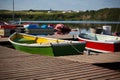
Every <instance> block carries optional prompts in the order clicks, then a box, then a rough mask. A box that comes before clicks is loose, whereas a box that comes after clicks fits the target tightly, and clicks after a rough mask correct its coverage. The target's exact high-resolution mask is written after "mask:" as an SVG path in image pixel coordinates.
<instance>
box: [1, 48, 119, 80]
mask: <svg viewBox="0 0 120 80" xmlns="http://www.w3.org/2000/svg"><path fill="white" fill-rule="evenodd" d="M80 56H81V55H80ZM78 59H79V58H78ZM111 59H112V58H111ZM0 80H120V71H117V70H111V69H108V68H103V67H99V66H96V65H93V64H91V63H87V62H86V61H82V62H81V61H73V60H69V59H63V58H60V57H48V56H41V55H37V54H29V53H24V52H20V51H17V50H14V49H10V48H7V47H3V46H0Z"/></svg>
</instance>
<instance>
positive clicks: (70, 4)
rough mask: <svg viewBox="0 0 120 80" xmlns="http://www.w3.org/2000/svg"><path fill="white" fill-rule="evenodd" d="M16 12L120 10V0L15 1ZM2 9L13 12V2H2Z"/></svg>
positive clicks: (0, 7)
mask: <svg viewBox="0 0 120 80" xmlns="http://www.w3.org/2000/svg"><path fill="white" fill-rule="evenodd" d="M14 4H15V5H14V6H15V7H14V8H15V10H29V9H35V10H41V9H42V10H48V9H53V10H99V9H102V8H120V0H14ZM0 9H6V10H12V9H13V0H0Z"/></svg>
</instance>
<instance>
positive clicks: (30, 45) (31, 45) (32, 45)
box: [8, 32, 86, 47]
mask: <svg viewBox="0 0 120 80" xmlns="http://www.w3.org/2000/svg"><path fill="white" fill-rule="evenodd" d="M15 34H18V33H17V32H15V33H13V34H12V35H11V36H10V37H9V38H8V40H9V41H10V42H11V43H12V44H15V45H19V46H26V47H51V43H52V42H51V43H50V42H48V44H49V45H46V44H42V45H41V44H38V43H33V44H27V43H22V44H21V43H17V42H14V41H12V40H11V38H12V37H13V36H14V35H15ZM19 34H22V35H27V34H24V33H19ZM29 36H32V37H36V38H39V37H40V38H47V37H42V36H33V35H29ZM47 39H51V40H62V39H54V38H47ZM63 41H64V42H61V43H60V44H72V43H73V44H75V43H81V44H86V42H85V41H84V42H79V41H69V40H63ZM52 44H58V45H59V43H52Z"/></svg>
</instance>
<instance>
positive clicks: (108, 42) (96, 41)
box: [77, 34, 120, 44]
mask: <svg viewBox="0 0 120 80" xmlns="http://www.w3.org/2000/svg"><path fill="white" fill-rule="evenodd" d="M97 35H98V34H97ZM77 38H78V39H79V40H83V41H88V42H95V43H104V44H116V43H120V41H117V42H112V41H111V42H110V41H98V40H90V39H85V38H81V37H80V36H79V35H77Z"/></svg>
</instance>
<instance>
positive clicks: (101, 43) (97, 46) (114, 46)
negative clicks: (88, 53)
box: [77, 33, 120, 53]
mask: <svg viewBox="0 0 120 80" xmlns="http://www.w3.org/2000/svg"><path fill="white" fill-rule="evenodd" d="M77 38H78V40H79V41H86V42H87V44H86V49H88V50H92V51H97V52H104V53H108V52H119V51H120V37H117V36H110V35H103V34H93V33H85V34H84V33H81V34H80V35H78V36H77Z"/></svg>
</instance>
